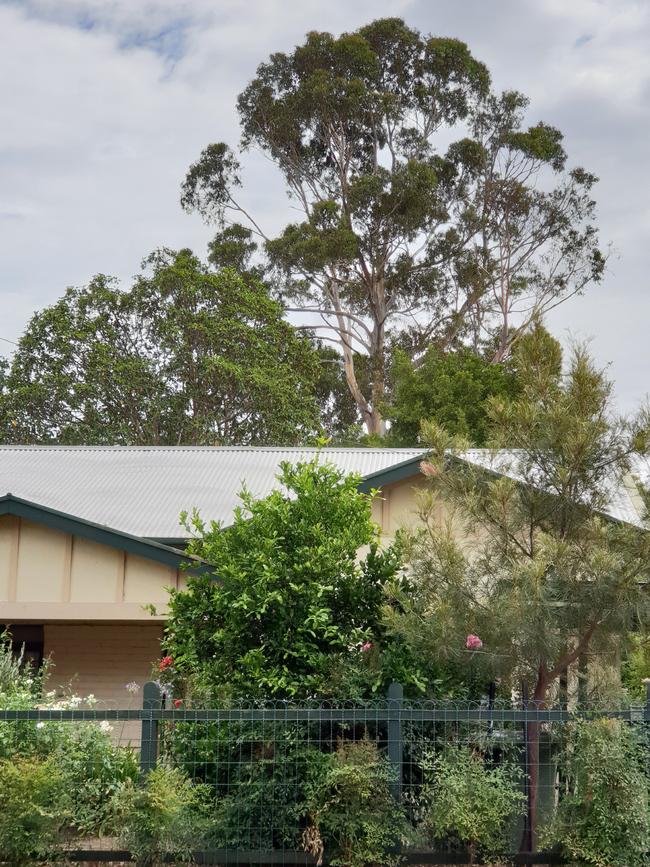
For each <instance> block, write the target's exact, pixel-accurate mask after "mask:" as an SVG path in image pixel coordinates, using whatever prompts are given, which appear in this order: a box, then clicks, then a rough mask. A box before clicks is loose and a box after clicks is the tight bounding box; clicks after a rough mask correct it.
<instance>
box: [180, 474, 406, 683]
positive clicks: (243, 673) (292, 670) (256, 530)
mask: <svg viewBox="0 0 650 867" xmlns="http://www.w3.org/2000/svg"><path fill="white" fill-rule="evenodd" d="M278 480H279V481H280V483H281V485H282V488H283V489H284V490H277V491H274V492H273V493H271V494H270V495H269V496H268V497H266V498H265V499H263V500H255V498H254V497H253V496H252V495H251V494H249V493H247V492H243V493H242V495H241V498H242V507H241V508H239V509H238V510H237V511H236V512H235V515H234V521H233V524H232V526H230V527H228V528H225V529H224V528H221V527H220V526H218V525H216V524H205V523H203V521H202V520H201V519H200V518H199V517H198V516H196V515H195V516H193V518H192V521H191V526H192V528H193V529H194V531H195V532H196V538H195V539H194V540H193V541H192V542H191V544H190V550H191V553H193V554H196V555H198V556H201V557H204V558H205V559H206V560H208V561H209V562H210V563H212V564H213V565H214V567H215V579H212V578H210V577H209V576H204V577H191V578H190V579H189V581H188V587H187V590H184V591H172V593H171V598H170V614H169V619H168V621H167V625H166V630H165V648H166V653H168V654H169V655H170V656H171V657H172V658H173V660H174V666H173V667H172V668H170V669H168V670H167V672H166V675H167V676H168V677H169V676H171V677H172V678H178V677H179V676H180V677H181V679H183V680H184V679H186V678H188V677H189V678H190V679H191V680H192V681H193V687H194V688H195V689H196V688H200V689H206V690H207V691H208V692H209V693H210V692H211V693H212V694H214V693H215V692H216V693H217V694H218V693H219V692H221V693H223V691H224V690H226V691H234V693H235V694H238V695H243V696H251V695H273V696H294V695H295V696H303V697H308V696H313V695H320V696H322V695H324V694H327V693H328V690H329V689H330V688H331V687H330V684H329V674H330V672H331V670H332V666H336V665H338V664H341V663H342V664H343V665H346V664H348V660H351V659H352V658H354V661H355V667H359V666H364V665H365V657H366V652H364V651H363V650H362V649H361V648H362V646H363V645H364V643H367V642H373V641H375V640H376V637H377V636H378V635H379V634H380V630H381V612H382V607H383V604H384V596H383V587H384V586H385V585H386V584H387V583H388V582H390V581H393V580H394V579H395V576H396V575H397V573H398V571H399V569H400V561H399V553H398V551H397V549H395V548H393V547H388V548H386V549H384V550H381V549H379V547H378V542H379V537H378V530H377V528H376V526H375V525H374V524H373V522H372V520H371V498H370V497H369V496H366V495H363V494H360V493H359V492H358V491H357V485H358V481H359V480H358V478H356V477H355V476H346V475H344V474H343V473H341V472H340V471H339V470H338V469H336V468H335V467H334V466H332V465H328V464H324V465H319V464H318V463H309V464H299V465H297V466H296V467H292V466H290V465H288V464H283V465H282V469H281V473H280V475H279V477H278ZM364 546H369V551H368V553H367V554H366V556H365V557H363V558H362V559H361V560H359V559H358V551H359V549H360V548H363V547H364ZM368 680H370V677H369V678H368ZM376 682H377V683H378V684H380V683H381V682H382V676H381V673H379V674H378V675H376Z"/></svg>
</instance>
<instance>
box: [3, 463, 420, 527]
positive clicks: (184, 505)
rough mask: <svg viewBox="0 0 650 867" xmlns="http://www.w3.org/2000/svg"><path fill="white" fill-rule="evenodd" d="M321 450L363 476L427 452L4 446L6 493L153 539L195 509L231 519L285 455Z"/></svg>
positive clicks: (267, 484) (264, 487)
mask: <svg viewBox="0 0 650 867" xmlns="http://www.w3.org/2000/svg"><path fill="white" fill-rule="evenodd" d="M318 452H320V455H321V460H322V461H330V462H331V463H333V464H335V465H336V466H337V467H339V468H340V469H341V470H343V471H344V472H355V473H359V474H360V475H362V476H366V475H369V474H371V473H375V472H377V471H379V470H384V469H388V468H389V467H391V466H393V465H394V464H397V463H401V462H402V461H405V460H409V459H414V458H417V457H418V456H420V455H422V454H423V452H422V450H421V449H374V448H371V449H362V448H325V449H320V450H319V449H315V448H312V449H309V448H253V447H250V448H244V447H241V448H238V447H219V448H213V447H209V446H205V447H201V446H196V447H191V446H178V447H164V446H163V447H156V446H149V447H145V446H143V447H138V446H0V495H1V494H5V493H11V494H14V495H15V496H18V497H22V498H24V499H26V500H31V501H32V502H36V503H40V504H41V505H43V506H49V507H50V508H53V509H59V510H60V511H62V512H68V513H70V514H73V515H77V516H79V517H80V518H84V519H86V520H88V521H94V522H95V523H98V524H104V525H106V526H108V527H112V528H114V529H115V530H121V531H122V532H125V533H132V534H133V535H135V536H145V537H147V538H154V539H174V538H179V537H182V536H183V535H184V533H183V531H182V529H181V527H180V525H179V521H178V516H179V514H180V512H182V511H183V510H186V511H189V510H191V509H192V508H194V507H196V508H198V509H199V511H200V512H201V514H202V515H203V517H204V518H205V519H206V520H212V519H214V520H219V521H224V522H226V523H229V522H230V520H231V518H232V513H233V509H234V508H235V506H236V505H238V499H237V495H238V493H239V491H240V490H241V487H242V484H243V483H244V482H245V483H246V486H247V487H248V489H249V490H250V491H251V493H253V494H255V495H256V496H265V495H266V494H268V493H269V492H270V491H271V490H272V489H273V488H274V487H275V486H276V484H277V483H276V479H275V477H276V475H277V472H278V467H279V464H280V463H281V461H291V462H296V461H301V460H309V459H311V458H313V457H314V456H315V455H316V454H317V453H318Z"/></svg>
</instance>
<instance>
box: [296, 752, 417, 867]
mask: <svg viewBox="0 0 650 867" xmlns="http://www.w3.org/2000/svg"><path fill="white" fill-rule="evenodd" d="M324 758H325V759H327V764H326V765H325V766H324V767H323V768H321V770H320V772H319V774H318V776H317V777H316V778H314V779H313V780H312V782H311V785H310V786H309V787H308V793H307V805H306V806H307V812H308V816H309V824H308V826H307V828H306V830H305V831H304V833H303V847H304V849H305V850H306V851H308V852H310V853H311V854H312V855H315V856H316V857H317V858H318V860H319V862H320V861H321V860H322V856H323V854H324V853H325V852H327V856H328V863H329V864H333V865H341V867H363V865H366V864H393V863H396V862H397V860H398V857H397V855H396V854H395V849H396V846H397V845H398V844H399V842H400V840H401V838H403V836H404V835H405V832H406V822H405V819H404V815H403V813H402V811H401V809H400V808H399V807H398V805H397V804H396V803H395V801H394V800H393V798H392V797H391V793H390V788H389V783H390V768H389V766H388V763H387V762H386V760H385V759H384V758H383V757H382V756H381V754H380V753H379V751H378V749H377V746H376V744H375V743H374V742H373V741H370V740H367V739H363V740H360V741H340V742H339V746H338V749H337V751H336V752H335V753H333V754H331V755H329V756H325V757H324Z"/></svg>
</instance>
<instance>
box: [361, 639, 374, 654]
mask: <svg viewBox="0 0 650 867" xmlns="http://www.w3.org/2000/svg"><path fill="white" fill-rule="evenodd" d="M371 648H372V641H366V643H365V644H362V645H361V652H362V653H366V652H367V651H368V650H370V649H371Z"/></svg>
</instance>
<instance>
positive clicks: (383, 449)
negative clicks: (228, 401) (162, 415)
mask: <svg viewBox="0 0 650 867" xmlns="http://www.w3.org/2000/svg"><path fill="white" fill-rule="evenodd" d="M0 451H58V452H63V451H76V452H79V451H89V452H92V451H96V452H97V451H105V452H111V451H114V452H119V451H150V452H164V451H174V452H183V451H188V452H189V451H197V452H206V453H208V452H213V453H218V452H248V453H255V452H258V453H259V452H267V453H274V452H314V453H315V454H317V453H319V452H349V453H350V454H362V453H363V454H386V453H390V454H410V453H414V454H421V453H424V452H425V451H427V450H426V449H425V448H422V447H418V446H412V447H411V446H399V447H391V446H380V447H375V446H191V445H182V446H167V445H165V446H149V445H148V446H144V445H138V446H127V445H59V444H52V445H48V444H45V443H35V444H28V443H24V444H20V443H16V444H0Z"/></svg>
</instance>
